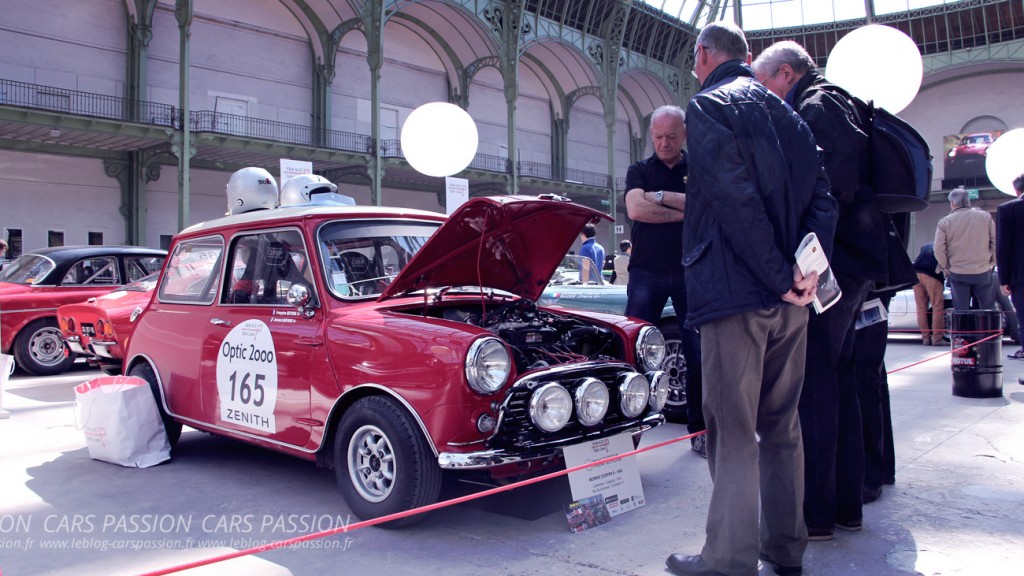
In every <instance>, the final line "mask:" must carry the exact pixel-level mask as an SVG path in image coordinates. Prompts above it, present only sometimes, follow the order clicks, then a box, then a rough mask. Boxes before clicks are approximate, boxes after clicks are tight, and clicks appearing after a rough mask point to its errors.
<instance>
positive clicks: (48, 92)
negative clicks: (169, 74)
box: [0, 80, 181, 128]
mask: <svg viewBox="0 0 1024 576" xmlns="http://www.w3.org/2000/svg"><path fill="white" fill-rule="evenodd" d="M0 104H2V105H7V106H20V107H22V108H34V109H37V110H46V111H49V112H63V113H65V114H74V115H76V116H89V117H91V118H107V119H109V120H118V121H121V122H135V123H140V124H155V125H158V126H169V127H171V128H180V127H181V114H180V111H179V110H177V109H176V108H175V107H174V106H170V105H168V104H157V103H155V102H145V101H141V100H128V99H127V98H118V97H116V96H105V95H103V94H92V93H89V92H80V91H78V90H67V89H64V88H54V87H53V86H41V85H39V84H28V83H25V82H17V81H14V80H0Z"/></svg>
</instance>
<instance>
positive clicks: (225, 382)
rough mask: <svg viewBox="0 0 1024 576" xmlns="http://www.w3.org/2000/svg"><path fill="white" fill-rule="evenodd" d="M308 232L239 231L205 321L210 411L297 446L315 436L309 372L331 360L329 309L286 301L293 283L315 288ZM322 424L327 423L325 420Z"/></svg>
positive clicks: (220, 421) (221, 420) (222, 422)
mask: <svg viewBox="0 0 1024 576" xmlns="http://www.w3.org/2000/svg"><path fill="white" fill-rule="evenodd" d="M308 255H309V252H308V250H307V249H306V246H305V243H304V241H303V238H302V234H301V233H300V231H299V230H297V229H292V228H286V229H274V230H266V231H260V232H244V233H240V234H238V235H236V236H235V237H234V238H233V239H232V240H231V244H230V246H229V249H228V255H227V266H226V267H225V275H226V277H225V278H224V281H223V289H222V290H221V294H220V298H219V301H218V303H217V304H216V305H215V306H214V308H213V314H212V315H211V317H210V318H209V320H208V321H207V323H206V325H205V326H204V327H203V330H204V333H205V337H204V342H203V368H202V370H203V377H202V379H203V398H204V407H205V410H206V412H205V418H207V419H208V420H209V421H210V422H211V423H215V424H216V425H217V426H220V427H224V428H228V429H230V430H232V431H234V432H236V433H239V434H242V435H247V436H252V435H255V436H258V437H262V438H265V439H270V440H272V441H274V442H278V443H283V444H288V445H291V446H299V447H302V446H305V445H306V444H307V443H308V442H309V439H310V430H311V426H313V425H317V424H318V423H317V422H312V421H311V420H310V388H311V385H312V384H311V375H313V374H320V373H321V372H322V371H320V370H317V369H314V367H315V366H323V365H324V364H325V363H326V347H325V346H324V341H323V336H322V333H323V332H322V325H321V324H322V321H323V314H322V313H320V311H319V310H316V311H314V312H315V313H314V314H312V317H310V318H307V317H305V316H304V315H303V314H302V313H301V312H300V311H299V310H298V309H296V308H295V307H294V306H292V305H290V304H288V301H287V293H288V289H289V288H290V287H291V286H292V284H296V283H301V284H304V285H306V286H307V288H309V290H310V293H311V294H313V299H312V300H311V301H312V302H315V301H316V295H315V292H316V288H315V283H314V282H313V270H312V266H311V263H310V261H309V257H308ZM319 424H322V423H319Z"/></svg>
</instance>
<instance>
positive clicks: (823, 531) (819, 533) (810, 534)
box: [807, 526, 835, 542]
mask: <svg viewBox="0 0 1024 576" xmlns="http://www.w3.org/2000/svg"><path fill="white" fill-rule="evenodd" d="M834 537H835V532H834V531H833V530H830V529H828V528H811V527H810V526H808V527H807V539H808V540H810V541H811V542H824V541H825V540H831V539H832V538H834Z"/></svg>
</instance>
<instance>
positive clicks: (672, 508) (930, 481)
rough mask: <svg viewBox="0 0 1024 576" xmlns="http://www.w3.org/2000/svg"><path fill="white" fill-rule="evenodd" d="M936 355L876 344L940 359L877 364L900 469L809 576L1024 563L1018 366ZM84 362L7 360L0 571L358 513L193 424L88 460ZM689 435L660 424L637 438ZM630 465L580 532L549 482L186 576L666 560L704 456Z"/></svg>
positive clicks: (660, 568) (158, 557)
mask: <svg viewBox="0 0 1024 576" xmlns="http://www.w3.org/2000/svg"><path fill="white" fill-rule="evenodd" d="M1012 349H1013V348H1012V346H1010V345H1009V344H1007V345H1006V346H1004V348H1003V354H1004V358H1005V353H1006V352H1008V351H1011V350H1012ZM943 352H944V350H943V349H942V348H928V347H922V346H920V345H919V344H916V343H914V342H913V341H902V342H895V341H894V342H891V343H890V346H889V352H888V356H887V365H888V367H889V369H890V370H892V369H894V368H898V367H901V366H906V365H909V364H911V363H914V362H917V361H920V360H925V359H927V358H932V357H935V358H934V359H932V360H930V361H927V362H924V363H923V364H920V365H917V366H914V367H912V368H910V369H907V370H904V371H900V372H897V373H895V374H892V375H891V376H890V389H891V395H892V404H893V414H894V428H895V435H896V446H897V448H896V450H897V476H896V481H897V483H896V485H894V486H887V487H886V488H885V493H884V494H883V496H882V498H881V499H880V500H879V501H878V502H876V503H873V504H870V505H868V506H867V507H865V521H864V524H865V526H864V530H863V531H861V532H856V533H846V532H840V533H838V535H837V537H836V539H835V540H832V541H829V542H814V543H811V544H810V547H809V549H808V553H807V555H806V557H805V559H804V566H805V571H804V573H805V574H807V575H809V576H825V575H830V576H831V575H837V576H838V575H842V576H847V575H849V576H856V575H864V576H868V575H870V576H886V575H894V576H895V575H904V574H919V575H924V576H967V575H985V576H997V575H1004V574H1007V575H1009V574H1020V573H1021V570H1022V567H1024V545H1022V544H1021V542H1022V540H1024V386H1020V385H1018V384H1017V378H1018V377H1021V376H1024V361H1014V360H1006V359H1004V360H1003V365H1004V384H1003V386H1004V393H1003V397H1001V398H992V399H966V398H960V397H955V396H953V395H952V394H951V376H950V368H949V366H950V361H949V357H948V356H941V354H943ZM97 375H98V373H97V372H92V371H88V370H84V369H78V370H75V371H73V372H70V373H68V374H66V375H64V376H60V377H50V378H30V377H27V376H24V375H19V374H15V376H14V378H13V380H12V381H11V382H10V384H9V385H8V386H7V389H6V390H5V391H4V394H3V408H5V409H6V410H7V411H9V412H10V417H9V418H7V419H5V420H0V459H2V463H3V464H2V468H0V574H2V575H3V576H24V575H39V574H68V575H71V574H74V575H76V576H81V575H91V574H96V575H116V574H138V573H142V572H146V571H153V570H157V569H161V568H167V567H171V566H175V565H179V564H181V563H183V562H187V561H191V560H196V559H200V558H207V557H210V556H215V555H218V554H221V553H226V552H231V551H233V550H239V549H244V548H248V547H252V546H257V545H261V544H265V543H269V542H273V541H277V540H281V539H287V538H292V537H296V536H300V535H302V534H304V533H307V532H310V531H316V529H324V528H333V527H335V526H338V525H339V524H341V525H344V524H346V523H348V522H352V521H354V519H353V518H351V517H350V516H349V511H348V508H347V507H346V505H345V503H344V501H343V500H342V498H341V496H340V494H339V492H338V490H337V488H336V485H335V482H334V476H333V473H332V472H331V471H329V470H323V469H318V468H316V467H315V466H313V465H312V464H310V463H307V462H304V461H299V460H296V459H293V458H289V457H285V456H280V455H277V454H274V453H270V452H266V451H263V450H260V449H257V448H253V447H249V446H246V445H243V444H240V443H237V442H233V441H229V440H225V439H221V438H217V437H213V436H210V435H207V434H203V433H199V432H195V431H189V430H188V429H186V433H185V434H184V435H183V437H182V441H181V444H180V445H179V447H178V449H177V450H176V451H175V454H174V458H173V459H172V460H171V461H170V462H168V463H165V464H162V465H160V466H157V467H154V468H148V469H142V470H140V469H128V468H121V467H118V466H115V465H111V464H107V463H103V462H98V461H94V460H91V459H90V458H89V455H88V452H87V450H86V448H85V447H84V446H85V444H84V440H83V437H82V433H81V432H80V431H78V430H76V428H75V422H74V408H73V406H74V392H73V390H72V388H73V386H74V385H75V384H77V383H79V382H82V381H84V380H87V379H89V378H92V377H95V376H97ZM685 434H686V430H685V427H683V426H680V425H675V424H669V425H666V426H663V427H661V428H659V429H657V430H655V431H654V432H652V433H651V434H649V435H648V436H646V437H645V439H644V442H643V444H644V445H650V444H653V443H655V442H659V441H663V440H668V439H671V438H675V437H679V436H682V435H685ZM639 464H640V472H641V477H642V479H643V486H644V491H645V496H646V499H647V505H646V506H645V507H644V508H640V509H638V510H634V511H631V512H628V513H625V514H623V515H621V516H618V517H616V518H614V519H613V520H612V521H611V522H610V523H608V524H605V525H603V526H599V527H597V528H594V529H591V530H587V531H585V532H581V533H578V534H573V533H570V532H569V530H568V527H567V524H566V519H565V515H564V513H563V512H562V511H561V508H560V507H561V505H562V504H563V503H565V502H567V501H568V500H569V496H568V494H569V493H568V488H567V482H566V481H565V480H564V479H563V480H556V481H549V482H546V483H543V484H539V485H536V486H533V487H527V488H523V489H521V490H517V491H514V492H510V493H504V494H501V495H497V496H492V497H489V498H487V499H485V500H483V501H477V502H474V503H467V504H462V505H458V506H455V507H452V508H447V509H444V510H441V511H437V512H434V513H432V514H430V515H429V516H428V517H427V518H426V520H425V521H424V522H422V523H420V524H417V525H416V526H414V527H411V528H408V529H404V530H400V531H393V530H384V529H379V528H368V529H364V530H358V531H355V532H349V533H347V534H341V535H337V536H333V537H329V538H326V539H321V540H315V541H312V542H309V543H307V544H305V545H303V547H302V548H298V549H292V550H288V549H282V550H274V551H270V552H265V553H261V554H258V555H254V556H248V557H246V558H240V559H235V560H231V561H228V562H224V563H219V564H215V565H212V566H208V567H205V568H200V569H195V570H192V571H189V572H185V573H186V574H245V575H261V576H262V575H277V574H295V575H306V574H310V575H312V574H316V575H323V574H360V575H361V574H372V573H377V574H453V575H468V574H473V575H476V574H488V575H492V574H508V575H554V574H557V575H561V574H580V575H594V576H599V575H609V574H623V575H625V574H637V575H662V574H667V572H666V571H665V568H664V560H665V557H666V556H667V555H668V554H669V553H671V552H676V551H679V552H688V553H694V552H696V551H698V550H699V549H700V545H701V543H702V541H703V533H704V522H705V517H706V516H705V515H706V510H707V504H708V498H709V494H710V489H711V483H710V479H709V476H708V472H707V464H706V462H705V461H704V460H703V459H701V458H700V457H698V456H697V455H696V454H694V453H693V452H691V451H690V450H689V446H688V443H685V442H683V443H676V444H672V445H670V446H666V447H662V448H658V449H656V450H652V451H649V452H645V453H643V454H641V455H640V456H639ZM456 490H457V488H452V489H451V490H449V493H454V492H455V491H456ZM772 573H773V572H772V570H771V568H768V567H764V568H762V570H761V574H762V575H770V574H772Z"/></svg>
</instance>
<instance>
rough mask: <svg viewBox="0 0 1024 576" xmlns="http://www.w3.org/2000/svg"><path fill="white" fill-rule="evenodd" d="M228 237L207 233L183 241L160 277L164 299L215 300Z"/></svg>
mask: <svg viewBox="0 0 1024 576" xmlns="http://www.w3.org/2000/svg"><path fill="white" fill-rule="evenodd" d="M223 253H224V239H223V238H221V237H220V236H206V237H203V238H196V239H193V240H186V241H184V242H179V243H178V244H177V245H176V246H175V247H174V252H173V253H172V254H171V256H170V260H169V262H168V264H167V268H166V269H165V271H164V274H163V276H161V277H160V288H159V289H158V292H157V294H158V297H159V299H160V301H161V302H173V303H180V304H211V303H213V300H214V295H215V294H216V293H217V286H218V285H219V284H218V282H217V280H218V278H219V271H220V262H221V256H222V255H223Z"/></svg>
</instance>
